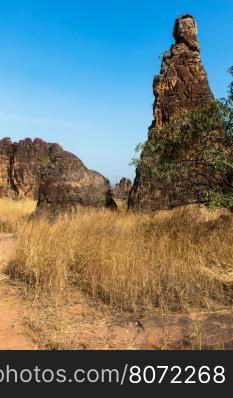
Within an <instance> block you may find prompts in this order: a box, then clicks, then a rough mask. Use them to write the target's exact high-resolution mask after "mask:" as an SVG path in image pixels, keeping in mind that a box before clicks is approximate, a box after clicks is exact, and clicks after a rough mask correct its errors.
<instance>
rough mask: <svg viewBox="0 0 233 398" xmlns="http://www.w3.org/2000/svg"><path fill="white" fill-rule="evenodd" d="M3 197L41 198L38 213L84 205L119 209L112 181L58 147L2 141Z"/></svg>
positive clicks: (38, 141)
mask: <svg viewBox="0 0 233 398" xmlns="http://www.w3.org/2000/svg"><path fill="white" fill-rule="evenodd" d="M0 197H11V198H26V197H27V198H31V199H36V200H37V199H38V204H37V211H36V213H37V214H41V213H43V214H44V213H51V214H58V213H59V212H60V211H62V210H68V209H69V208H71V207H73V206H76V205H82V206H94V207H102V206H103V207H110V208H116V204H115V202H114V200H113V199H112V191H111V188H110V183H109V181H108V180H107V179H106V178H105V177H103V176H102V175H101V174H99V173H97V172H96V171H92V170H89V169H88V168H87V167H86V166H84V164H83V163H82V161H81V160H80V159H79V158H77V157H76V156H75V155H73V154H71V153H69V152H66V151H63V149H62V148H61V147H60V146H59V145H58V144H50V143H46V142H45V141H43V140H41V139H39V138H36V139H35V140H34V141H32V140H31V139H30V138H27V139H25V140H21V141H19V142H18V143H13V144H12V142H11V140H10V139H9V138H4V139H2V140H0Z"/></svg>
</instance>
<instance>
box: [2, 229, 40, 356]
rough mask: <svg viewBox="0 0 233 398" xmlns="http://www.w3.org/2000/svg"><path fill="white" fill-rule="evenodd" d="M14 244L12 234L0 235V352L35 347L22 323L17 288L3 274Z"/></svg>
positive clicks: (20, 303) (21, 303)
mask: <svg viewBox="0 0 233 398" xmlns="http://www.w3.org/2000/svg"><path fill="white" fill-rule="evenodd" d="M15 244H16V242H15V239H14V236H13V235H12V234H0V350H32V349H36V346H35V344H33V342H32V341H31V340H30V338H29V337H28V335H27V331H26V330H25V327H24V325H23V323H22V314H23V311H24V303H23V301H22V299H21V297H20V294H19V288H18V287H17V285H16V284H14V282H12V281H11V280H10V279H9V278H8V276H7V275H6V274H5V272H4V271H5V267H6V264H7V262H8V261H9V260H10V258H11V256H12V253H13V250H14V247H15Z"/></svg>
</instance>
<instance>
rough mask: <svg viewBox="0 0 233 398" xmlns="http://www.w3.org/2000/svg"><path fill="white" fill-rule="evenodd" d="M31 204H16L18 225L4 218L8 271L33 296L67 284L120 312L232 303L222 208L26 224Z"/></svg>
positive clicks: (232, 260)
mask: <svg viewBox="0 0 233 398" xmlns="http://www.w3.org/2000/svg"><path fill="white" fill-rule="evenodd" d="M9 206H10V207H11V206H13V207H12V209H13V208H14V206H16V207H17V206H19V202H16V204H14V205H13V204H9ZM24 206H26V207H24ZM30 206H31V207H30ZM30 206H29V204H27V205H25V204H24V205H23V204H22V208H21V210H22V214H21V216H20V217H19V220H20V222H19V221H18V222H17V220H16V219H17V216H12V218H11V216H10V215H8V216H5V217H6V218H7V219H8V220H9V222H10V224H9V225H11V227H12V228H13V227H14V228H15V230H16V233H17V237H18V245H17V249H16V253H15V256H14V259H13V261H12V262H11V264H10V266H9V273H10V274H11V275H12V276H13V277H15V278H20V279H21V281H23V282H24V283H25V286H26V287H27V288H28V289H30V290H31V289H32V291H33V292H34V293H35V294H36V296H37V297H40V295H41V294H42V295H43V296H45V295H46V296H50V295H51V297H60V296H62V295H64V294H65V292H66V291H67V290H68V289H70V286H71V285H72V286H73V287H74V286H75V288H77V289H79V290H80V291H82V292H84V293H85V294H88V295H89V296H91V297H92V298H94V299H101V300H102V301H103V302H104V303H105V304H109V305H111V306H112V308H115V309H117V310H123V311H136V312H138V311H145V310H150V309H155V308H159V309H160V310H162V311H185V310H189V309H190V308H205V309H207V310H209V309H211V308H216V306H218V305H232V299H233V249H232V248H233V216H232V215H231V214H230V213H228V212H227V211H216V212H214V213H213V212H209V211H208V210H207V209H206V208H203V207H202V208H201V207H199V206H189V207H186V208H180V209H175V210H172V211H162V212H157V213H154V214H153V215H145V214H134V213H123V212H122V213H121V212H111V211H107V210H94V209H93V210H92V209H83V210H78V211H77V212H74V213H73V214H69V215H64V216H63V217H60V218H59V219H57V220H56V222H54V223H49V222H48V221H47V220H45V219H40V220H31V221H28V220H27V219H25V216H27V215H28V212H29V209H32V208H33V204H32V203H31V205H30ZM17 209H19V207H17ZM8 212H9V213H10V211H8ZM16 213H17V210H16V208H15V214H16ZM19 213H20V211H19ZM0 214H1V215H3V214H4V211H3V210H2V209H1V213H0ZM5 214H8V213H7V212H6V213H5ZM17 214H18V213H17Z"/></svg>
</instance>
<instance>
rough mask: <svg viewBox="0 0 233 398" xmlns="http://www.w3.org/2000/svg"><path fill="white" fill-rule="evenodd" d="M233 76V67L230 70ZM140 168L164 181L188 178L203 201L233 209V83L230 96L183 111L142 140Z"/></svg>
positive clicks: (138, 164)
mask: <svg viewBox="0 0 233 398" xmlns="http://www.w3.org/2000/svg"><path fill="white" fill-rule="evenodd" d="M229 71H230V73H231V74H232V75H233V67H231V68H230V70H229ZM136 151H137V152H138V151H141V156H140V158H139V159H133V162H132V163H133V164H134V165H136V167H139V168H143V169H144V170H145V169H146V170H147V171H148V172H149V173H151V174H152V176H154V177H155V178H156V179H157V180H159V181H161V182H164V183H174V184H175V183H176V182H178V181H181V179H182V181H185V182H186V184H187V185H190V188H191V189H192V190H193V191H195V192H197V193H198V196H199V198H200V202H203V203H206V204H208V205H209V206H211V207H228V208H231V209H233V82H232V83H231V84H230V86H229V93H228V97H227V98H225V99H221V100H212V101H211V102H209V103H206V105H205V106H203V107H201V108H197V109H194V110H191V111H183V112H182V113H180V114H178V115H175V116H174V117H173V118H171V120H170V122H169V123H168V124H167V125H166V126H165V127H164V128H162V129H151V130H149V138H148V140H147V141H146V142H145V143H144V144H139V145H138V147H137V148H136Z"/></svg>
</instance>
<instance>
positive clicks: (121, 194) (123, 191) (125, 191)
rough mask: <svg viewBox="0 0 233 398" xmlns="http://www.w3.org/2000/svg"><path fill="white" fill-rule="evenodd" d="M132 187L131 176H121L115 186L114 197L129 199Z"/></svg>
mask: <svg viewBox="0 0 233 398" xmlns="http://www.w3.org/2000/svg"><path fill="white" fill-rule="evenodd" d="M131 188H132V181H131V180H130V179H129V178H125V177H123V178H121V180H120V181H119V182H118V183H117V184H116V185H115V187H114V190H113V195H114V198H116V199H124V200H125V199H127V198H128V195H129V192H130V189H131Z"/></svg>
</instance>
